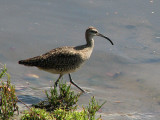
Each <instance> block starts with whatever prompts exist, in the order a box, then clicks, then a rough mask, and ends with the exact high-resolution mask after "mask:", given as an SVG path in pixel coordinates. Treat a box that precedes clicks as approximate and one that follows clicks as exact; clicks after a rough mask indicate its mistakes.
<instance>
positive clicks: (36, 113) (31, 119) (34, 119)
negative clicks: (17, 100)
mask: <svg viewBox="0 0 160 120" xmlns="http://www.w3.org/2000/svg"><path fill="white" fill-rule="evenodd" d="M21 120H55V119H54V117H53V115H51V114H50V113H49V112H46V110H45V109H38V108H31V110H30V111H24V115H23V116H22V117H21Z"/></svg>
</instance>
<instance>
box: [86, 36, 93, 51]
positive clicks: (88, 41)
mask: <svg viewBox="0 0 160 120" xmlns="http://www.w3.org/2000/svg"><path fill="white" fill-rule="evenodd" d="M86 42H87V44H86V46H87V47H91V48H93V47H94V40H93V37H91V36H87V35H86Z"/></svg>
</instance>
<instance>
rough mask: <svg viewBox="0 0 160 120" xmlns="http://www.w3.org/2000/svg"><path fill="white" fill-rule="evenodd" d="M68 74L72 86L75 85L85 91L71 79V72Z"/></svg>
mask: <svg viewBox="0 0 160 120" xmlns="http://www.w3.org/2000/svg"><path fill="white" fill-rule="evenodd" d="M68 75H69V79H70V82H71V83H72V84H73V85H74V86H76V87H77V88H78V89H80V90H81V91H82V92H85V91H84V90H83V89H82V88H80V87H79V86H78V85H77V84H76V83H75V82H74V81H73V80H72V78H71V74H70V73H69V74H68Z"/></svg>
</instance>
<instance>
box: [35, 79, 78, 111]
mask: <svg viewBox="0 0 160 120" xmlns="http://www.w3.org/2000/svg"><path fill="white" fill-rule="evenodd" d="M70 87H71V86H70V85H69V86H67V84H66V83H63V82H62V81H60V83H59V91H58V90H57V88H56V86H55V85H54V88H53V87H51V88H50V90H49V92H47V91H45V93H46V96H47V100H45V101H41V102H40V103H38V104H37V105H33V106H34V107H36V108H44V109H46V110H47V111H54V110H55V109H57V108H62V109H63V108H65V109H66V110H69V109H76V107H77V106H76V105H75V104H76V103H77V101H78V98H79V96H80V94H77V95H75V94H74V91H71V90H70ZM74 105H75V106H74Z"/></svg>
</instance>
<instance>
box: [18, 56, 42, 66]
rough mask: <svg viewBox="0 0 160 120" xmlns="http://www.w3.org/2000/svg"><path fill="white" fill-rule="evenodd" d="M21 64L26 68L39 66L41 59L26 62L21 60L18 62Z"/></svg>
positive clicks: (31, 59) (35, 58)
mask: <svg viewBox="0 0 160 120" xmlns="http://www.w3.org/2000/svg"><path fill="white" fill-rule="evenodd" d="M18 63H19V64H22V65H25V66H38V65H39V59H38V58H37V57H34V58H30V59H26V60H20V61H18Z"/></svg>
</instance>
